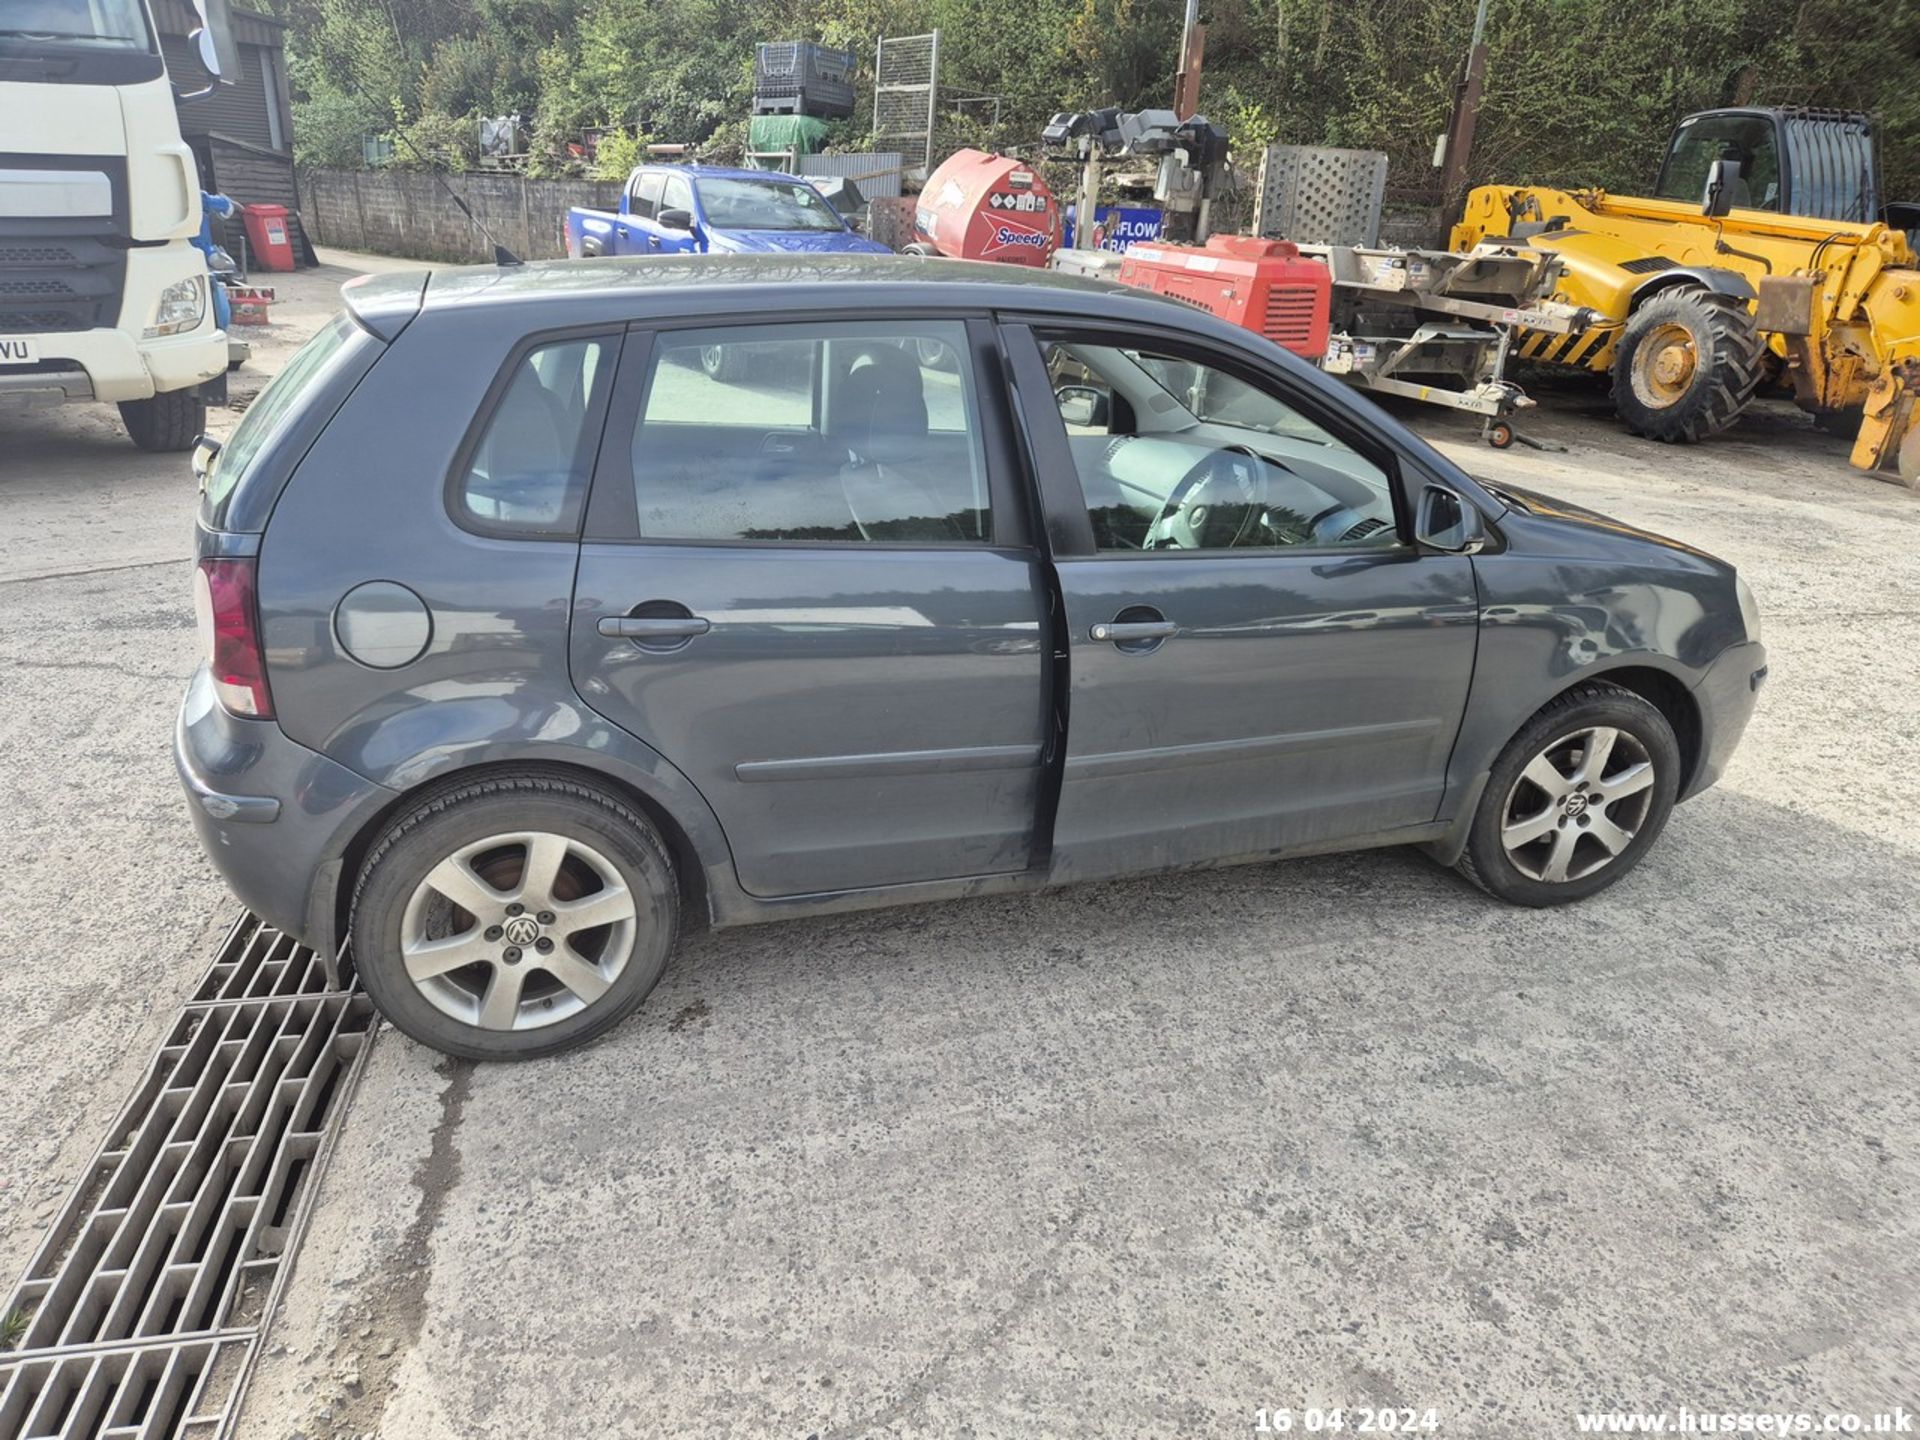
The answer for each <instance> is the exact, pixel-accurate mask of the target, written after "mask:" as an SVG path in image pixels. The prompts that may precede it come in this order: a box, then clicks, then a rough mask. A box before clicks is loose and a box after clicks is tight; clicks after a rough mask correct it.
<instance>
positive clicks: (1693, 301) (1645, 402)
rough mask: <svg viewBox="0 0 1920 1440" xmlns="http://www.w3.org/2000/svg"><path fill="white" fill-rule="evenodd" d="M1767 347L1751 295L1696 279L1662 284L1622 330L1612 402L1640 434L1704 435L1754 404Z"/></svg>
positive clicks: (1685, 441) (1672, 438) (1690, 438)
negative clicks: (1717, 289) (1707, 286)
mask: <svg viewBox="0 0 1920 1440" xmlns="http://www.w3.org/2000/svg"><path fill="white" fill-rule="evenodd" d="M1762 353H1763V349H1762V346H1761V344H1760V332H1759V331H1758V330H1756V329H1754V325H1753V313H1752V312H1751V311H1750V310H1748V309H1747V306H1746V304H1745V302H1744V301H1740V300H1736V299H1733V298H1732V297H1730V296H1726V295H1716V294H1714V293H1713V292H1712V291H1710V290H1704V289H1701V288H1699V287H1697V286H1692V285H1688V286H1683V287H1679V288H1676V289H1673V290H1667V291H1663V292H1661V293H1660V294H1658V295H1655V296H1654V297H1653V298H1652V299H1650V300H1648V301H1647V303H1646V304H1644V305H1642V306H1641V307H1640V308H1639V309H1638V310H1636V311H1634V312H1633V317H1632V318H1631V319H1630V320H1628V321H1627V325H1626V329H1625V330H1624V331H1623V332H1622V334H1621V336H1620V344H1619V347H1618V348H1617V349H1616V350H1615V352H1614V357H1613V408H1614V409H1615V410H1616V411H1617V412H1618V413H1619V415H1620V418H1621V419H1622V420H1623V421H1625V422H1626V426H1627V428H1628V429H1629V430H1631V431H1632V432H1633V433H1634V434H1636V435H1645V436H1647V437H1648V438H1649V439H1653V440H1666V441H1669V442H1673V443H1677V444H1682V445H1690V444H1692V443H1693V442H1694V441H1696V440H1704V439H1706V437H1707V436H1709V435H1717V434H1719V433H1720V432H1721V431H1722V430H1724V429H1726V428H1727V427H1728V426H1729V425H1731V424H1733V422H1734V421H1735V420H1737V419H1738V418H1739V416H1740V412H1741V411H1742V410H1744V409H1746V408H1747V401H1749V400H1751V399H1752V398H1753V391H1754V387H1755V386H1756V385H1758V384H1759V383H1760V363H1761V356H1762Z"/></svg>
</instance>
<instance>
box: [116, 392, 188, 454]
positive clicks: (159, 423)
mask: <svg viewBox="0 0 1920 1440" xmlns="http://www.w3.org/2000/svg"><path fill="white" fill-rule="evenodd" d="M120 423H121V424H123V425H125V426H126V427H127V438H128V439H130V440H131V441H133V443H134V444H136V445H138V446H139V447H140V448H141V449H142V450H152V451H156V452H161V453H166V452H171V451H179V450H191V449H192V448H193V446H194V442H195V441H197V440H198V439H199V438H200V437H201V436H202V435H203V434H205V433H206V429H207V401H206V397H205V396H203V395H201V394H200V392H199V391H198V390H163V391H161V392H160V393H159V394H158V395H154V396H151V397H150V398H148V399H145V400H122V401H121V402H120Z"/></svg>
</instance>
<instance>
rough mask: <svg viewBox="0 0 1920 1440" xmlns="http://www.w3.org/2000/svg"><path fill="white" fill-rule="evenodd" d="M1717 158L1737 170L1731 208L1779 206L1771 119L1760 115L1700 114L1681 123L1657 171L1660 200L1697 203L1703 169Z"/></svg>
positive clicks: (1704, 183)
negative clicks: (1737, 177)
mask: <svg viewBox="0 0 1920 1440" xmlns="http://www.w3.org/2000/svg"><path fill="white" fill-rule="evenodd" d="M1716 160H1731V161H1733V162H1735V163H1736V164H1738V165H1739V167H1740V178H1739V179H1738V180H1737V181H1735V182H1734V194H1733V197H1732V198H1733V204H1734V205H1735V206H1737V207H1739V208H1741V209H1744V210H1778V209H1779V208H1780V151H1779V147H1778V146H1777V144H1776V143H1775V141H1774V134H1773V121H1772V120H1771V119H1769V118H1768V117H1766V116H1764V115H1704V116H1699V117H1697V118H1689V119H1686V120H1683V121H1681V122H1680V128H1679V130H1677V131H1676V132H1675V133H1674V137H1673V148H1672V150H1670V151H1668V153H1667V163H1666V164H1665V165H1663V166H1661V167H1660V184H1659V187H1658V198H1659V199H1662V200H1684V201H1687V202H1689V203H1690V204H1696V205H1697V204H1699V203H1700V201H1701V199H1702V197H1703V196H1704V194H1705V191H1706V186H1707V171H1708V170H1709V169H1710V168H1711V167H1712V165H1713V162H1714V161H1716Z"/></svg>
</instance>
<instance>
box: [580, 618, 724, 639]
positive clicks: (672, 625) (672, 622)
mask: <svg viewBox="0 0 1920 1440" xmlns="http://www.w3.org/2000/svg"><path fill="white" fill-rule="evenodd" d="M594 628H595V629H597V630H598V631H599V632H600V633H601V634H602V635H604V636H606V637H607V638H608V639H609V640H691V639H692V638H693V637H694V636H696V635H704V634H706V633H707V632H708V631H709V630H711V629H713V622H712V621H710V620H703V619H701V618H700V617H699V616H698V615H688V616H685V617H681V616H668V617H665V618H657V617H652V616H637V615H602V616H601V617H600V623H599V624H598V625H596V626H595V627H594Z"/></svg>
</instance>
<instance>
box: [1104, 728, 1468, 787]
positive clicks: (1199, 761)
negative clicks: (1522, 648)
mask: <svg viewBox="0 0 1920 1440" xmlns="http://www.w3.org/2000/svg"><path fill="white" fill-rule="evenodd" d="M1439 728H1440V722H1439V721H1438V720H1396V721H1394V722H1393V723H1391V724H1386V725H1347V726H1342V727H1341V728H1339V729H1337V730H1298V731H1295V732H1293V733H1291V734H1287V735H1249V736H1244V737H1242V738H1240V739H1236V740H1208V741H1204V742H1202V743H1201V744H1197V745H1161V746H1157V747H1154V748H1152V749H1147V750H1113V751H1109V752H1107V753H1106V754H1103V755H1069V756H1068V757H1067V779H1069V780H1088V779H1096V778H1103V777H1105V776H1108V775H1137V774H1141V773H1143V772H1146V771H1152V770H1174V769H1179V768H1182V767H1184V766H1188V765H1225V764H1231V763H1234V762H1239V761H1246V760H1260V759H1264V758H1266V757H1267V756H1270V755H1282V754H1297V753H1298V752H1300V751H1303V750H1337V749H1341V748H1344V747H1345V746H1348V745H1373V744H1378V743H1379V742H1381V741H1391V740H1396V739H1403V740H1412V739H1415V738H1417V737H1419V736H1422V735H1428V734H1431V733H1432V732H1433V731H1435V730H1438V729H1439Z"/></svg>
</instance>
